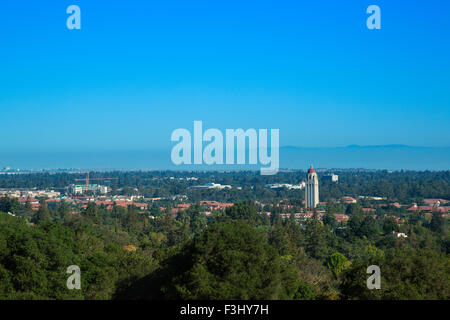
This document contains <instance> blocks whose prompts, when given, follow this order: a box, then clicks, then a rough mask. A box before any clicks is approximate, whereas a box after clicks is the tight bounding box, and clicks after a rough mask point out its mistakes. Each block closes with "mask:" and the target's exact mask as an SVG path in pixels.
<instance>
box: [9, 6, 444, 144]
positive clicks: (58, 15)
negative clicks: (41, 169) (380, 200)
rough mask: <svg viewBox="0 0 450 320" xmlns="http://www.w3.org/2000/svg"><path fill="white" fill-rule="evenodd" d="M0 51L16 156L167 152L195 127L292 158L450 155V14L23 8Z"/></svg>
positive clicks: (416, 9)
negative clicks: (74, 25) (443, 149)
mask: <svg viewBox="0 0 450 320" xmlns="http://www.w3.org/2000/svg"><path fill="white" fill-rule="evenodd" d="M71 4H77V5H79V6H80V8H81V30H68V29H67V27H66V19H67V17H68V16H69V15H68V14H66V8H67V7H68V6H69V5H71ZM371 4H376V5H379V6H380V8H381V25H382V28H381V30H368V29H367V27H366V19H367V17H368V16H369V15H368V14H366V8H367V7H368V6H369V5H371ZM0 38H1V41H0V119H1V125H0V135H1V136H2V138H3V139H2V142H1V143H0V147H1V148H2V150H3V151H22V150H25V149H26V150H41V151H42V150H53V151H55V150H103V149H105V150H119V149H120V150H123V149H152V148H168V147H171V146H172V145H173V144H174V143H172V142H171V141H170V134H171V133H172V131H173V130H175V129H177V128H187V129H189V130H191V131H192V130H193V121H194V120H202V121H203V125H204V128H205V129H206V128H219V129H221V130H225V128H244V129H247V128H257V129H258V128H268V129H270V128H278V129H280V145H282V146H283V145H294V146H316V147H326V146H343V145H350V144H359V145H382V144H407V145H419V146H450V129H449V128H450V3H449V2H448V1H437V0H427V1H425V0H419V1H381V0H370V1H359V0H358V1H331V0H323V1H298V0H295V1H294V0H292V1H287V0H276V1H275V0H273V1H264V0H258V1H254V0H246V1H244V0H227V1H221V0H220V1H219V0H218V1H211V0H209V1H207V0H204V1H200V0H192V1H186V0H184V1H181V0H164V1H136V0H127V1H121V0H118V1H103V0H85V1H76V0H68V1H65V0H63V1H62V0H58V1H48V0H42V1H21V0H16V1H7V2H6V1H4V2H2V4H1V6H0Z"/></svg>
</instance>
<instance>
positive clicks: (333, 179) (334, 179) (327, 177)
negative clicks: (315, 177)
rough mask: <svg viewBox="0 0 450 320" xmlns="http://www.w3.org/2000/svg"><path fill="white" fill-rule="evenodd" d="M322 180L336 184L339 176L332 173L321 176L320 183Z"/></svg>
mask: <svg viewBox="0 0 450 320" xmlns="http://www.w3.org/2000/svg"><path fill="white" fill-rule="evenodd" d="M323 180H326V181H331V182H338V180H339V176H338V175H337V174H334V173H332V174H328V175H325V176H323V179H322V181H323Z"/></svg>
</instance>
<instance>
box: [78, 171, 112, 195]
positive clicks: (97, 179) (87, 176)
mask: <svg viewBox="0 0 450 320" xmlns="http://www.w3.org/2000/svg"><path fill="white" fill-rule="evenodd" d="M118 179H119V178H89V172H86V178H85V179H75V181H86V186H85V188H86V189H85V191H88V190H89V181H92V180H95V181H99V180H118Z"/></svg>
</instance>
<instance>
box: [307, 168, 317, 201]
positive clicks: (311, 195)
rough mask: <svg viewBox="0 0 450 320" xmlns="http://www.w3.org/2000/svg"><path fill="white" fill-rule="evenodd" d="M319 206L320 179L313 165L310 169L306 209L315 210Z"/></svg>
mask: <svg viewBox="0 0 450 320" xmlns="http://www.w3.org/2000/svg"><path fill="white" fill-rule="evenodd" d="M318 204H319V179H318V178H317V173H316V170H314V169H313V167H312V165H311V166H310V168H309V169H308V176H307V179H306V188H305V207H306V208H315V207H316V206H317V205H318Z"/></svg>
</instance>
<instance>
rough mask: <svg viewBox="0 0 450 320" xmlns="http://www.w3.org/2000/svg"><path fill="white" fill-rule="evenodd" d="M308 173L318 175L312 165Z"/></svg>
mask: <svg viewBox="0 0 450 320" xmlns="http://www.w3.org/2000/svg"><path fill="white" fill-rule="evenodd" d="M308 173H316V170H314V168H313V166H312V165H310V167H309V169H308Z"/></svg>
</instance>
